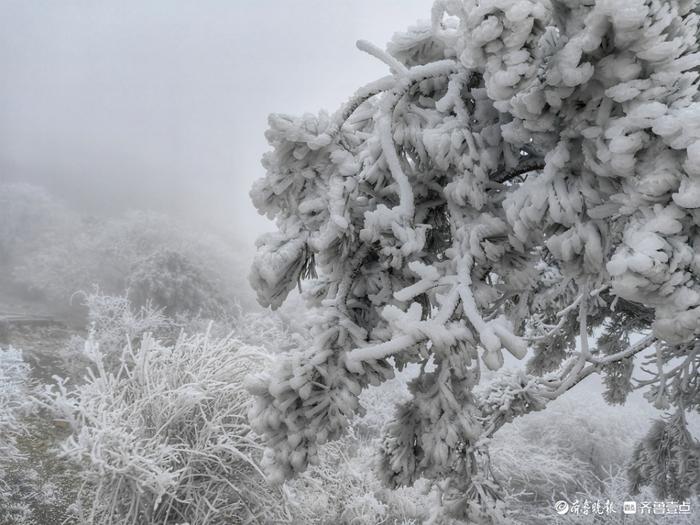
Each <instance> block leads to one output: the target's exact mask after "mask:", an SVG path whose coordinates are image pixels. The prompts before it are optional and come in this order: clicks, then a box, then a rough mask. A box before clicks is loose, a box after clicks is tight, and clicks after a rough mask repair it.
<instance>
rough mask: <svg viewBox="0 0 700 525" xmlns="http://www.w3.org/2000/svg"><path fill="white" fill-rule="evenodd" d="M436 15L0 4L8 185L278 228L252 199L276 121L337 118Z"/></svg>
mask: <svg viewBox="0 0 700 525" xmlns="http://www.w3.org/2000/svg"><path fill="white" fill-rule="evenodd" d="M430 6H431V1H430V0H381V1H372V0H353V1H331V0H326V1H323V0H297V1H287V0H260V1H252V0H251V1H243V0H230V1H223V0H221V1H216V0H205V1H202V0H200V1H194V0H192V1H184V0H167V1H166V0H160V1H157V0H150V1H144V0H138V1H134V0H114V1H111V2H104V1H97V0H84V1H68V0H65V1H56V0H44V1H41V0H16V1H8V0H0V71H1V75H2V76H1V77H0V180H2V179H6V180H7V179H23V180H29V181H40V182H42V183H44V184H47V185H48V186H49V187H50V188H51V189H52V190H53V191H54V192H56V193H59V194H62V196H63V197H67V198H69V199H71V200H73V201H78V202H79V204H80V205H81V206H82V207H84V208H85V209H87V210H89V211H92V212H98V211H111V210H118V209H120V208H122V207H126V206H132V207H151V208H155V209H160V210H166V211H171V212H172V211H176V212H177V213H178V214H180V215H189V214H193V215H195V216H196V215H198V216H200V217H202V218H204V219H205V220H208V221H218V222H222V219H223V222H225V223H226V224H228V225H239V226H240V228H237V229H239V231H240V232H241V233H242V235H243V236H244V237H246V238H248V239H249V238H251V237H252V236H253V235H254V234H257V233H258V232H260V231H262V230H265V229H270V228H271V225H270V224H269V223H267V221H266V220H265V219H263V218H262V217H258V216H257V214H256V213H255V212H254V210H253V208H252V206H251V205H250V203H249V200H248V196H247V194H248V190H249V188H250V185H251V183H252V181H253V180H255V178H257V177H259V176H260V175H261V174H262V168H261V167H260V164H259V159H260V156H261V155H262V153H263V152H264V151H265V149H266V148H267V145H266V143H265V139H264V137H263V133H264V131H265V129H266V117H267V114H268V113H270V112H275V111H279V112H284V113H301V112H304V111H314V112H315V111H317V110H318V109H320V108H327V109H329V110H334V109H336V107H337V106H338V105H339V104H340V103H341V102H342V101H344V100H345V99H346V98H347V97H348V96H350V94H351V93H352V92H353V91H354V90H355V89H356V88H357V87H359V86H360V85H361V84H362V83H364V82H367V81H370V80H373V79H374V78H377V77H379V76H382V75H384V74H386V67H385V66H384V65H383V64H381V63H380V62H378V61H377V60H376V59H374V58H372V57H370V56H368V55H366V54H364V53H361V52H359V51H358V50H357V49H355V47H354V42H355V40H357V39H358V38H364V39H368V40H371V41H374V42H375V43H377V44H380V45H382V46H383V45H384V44H385V43H386V41H387V40H388V39H389V38H390V37H391V35H392V34H393V32H395V31H396V30H399V29H402V28H404V27H407V26H409V25H411V24H413V23H414V22H415V21H416V20H417V19H420V18H427V17H428V16H429V14H430Z"/></svg>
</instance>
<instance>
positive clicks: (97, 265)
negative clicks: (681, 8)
mask: <svg viewBox="0 0 700 525" xmlns="http://www.w3.org/2000/svg"><path fill="white" fill-rule="evenodd" d="M69 233H70V234H69V235H68V234H66V232H63V234H62V235H60V236H57V237H56V239H52V238H51V237H50V236H48V237H46V238H43V239H42V240H41V242H37V243H36V245H35V246H34V249H32V250H29V251H28V252H27V253H26V254H24V257H22V258H21V260H18V261H17V263H16V265H15V267H14V269H13V274H14V276H15V278H16V279H17V280H18V281H19V282H21V283H23V284H25V285H26V286H28V287H31V288H34V289H36V290H39V291H41V292H43V293H45V294H46V296H47V297H49V298H52V299H55V300H60V301H64V302H65V301H67V300H68V299H69V298H70V297H71V295H72V294H73V293H74V292H76V291H78V290H89V289H91V288H92V287H93V286H98V287H99V288H100V289H101V290H103V291H104V293H106V294H110V295H123V294H124V293H125V292H126V290H127V288H128V287H129V284H132V288H134V290H133V292H134V293H136V294H137V295H138V297H137V299H138V300H139V301H140V302H145V301H146V300H147V299H152V300H156V299H159V300H162V301H163V302H164V303H165V304H163V305H162V306H165V307H168V308H171V309H172V308H173V307H174V302H173V300H172V297H171V296H172V295H173V294H174V293H175V290H177V282H178V280H182V281H183V282H182V283H181V284H186V283H187V282H193V281H197V282H200V283H202V284H204V283H206V286H207V289H208V290H209V291H210V292H212V295H211V297H208V298H207V300H206V301H204V304H198V302H197V301H195V302H194V303H192V301H191V299H197V297H194V298H189V299H190V300H189V302H187V304H186V305H183V306H182V307H181V308H184V307H185V306H186V307H188V308H191V309H192V311H191V312H188V314H196V313H197V312H198V310H200V309H206V308H207V306H208V305H211V304H213V303H215V302H219V303H221V304H219V305H218V306H220V307H225V308H229V307H230V306H231V304H230V303H232V302H233V301H234V300H238V301H240V302H241V303H244V304H250V302H249V301H248V295H249V294H248V292H247V288H246V286H245V283H244V280H243V279H242V278H240V275H242V272H240V271H236V269H237V268H240V267H241V264H242V263H241V261H240V260H239V259H240V256H239V255H238V253H237V252H236V246H235V242H234V241H230V242H229V241H224V240H223V239H222V238H220V237H218V236H217V235H215V234H213V233H206V232H196V231H194V230H193V228H191V227H190V226H188V225H186V224H181V223H179V222H178V221H176V220H174V219H171V218H170V217H167V216H165V215H162V214H158V213H154V212H144V211H131V212H127V213H125V214H123V215H121V216H118V217H113V218H91V217H83V218H82V220H80V221H78V226H77V227H76V228H74V229H72V230H70V232H69ZM160 271H163V272H165V273H164V275H162V281H160V280H159V279H158V275H157V274H158V272H160ZM141 285H143V286H146V287H149V288H150V289H151V291H152V292H153V293H154V295H156V297H154V298H148V297H143V294H142V293H138V292H140V290H137V289H136V288H137V287H139V286H141ZM190 291H192V290H191V289H190ZM181 293H182V292H181ZM193 293H195V295H196V292H193ZM183 298H185V299H187V297H180V299H183ZM199 299H202V298H201V297H199ZM216 310H217V312H216V313H218V308H217V309H216Z"/></svg>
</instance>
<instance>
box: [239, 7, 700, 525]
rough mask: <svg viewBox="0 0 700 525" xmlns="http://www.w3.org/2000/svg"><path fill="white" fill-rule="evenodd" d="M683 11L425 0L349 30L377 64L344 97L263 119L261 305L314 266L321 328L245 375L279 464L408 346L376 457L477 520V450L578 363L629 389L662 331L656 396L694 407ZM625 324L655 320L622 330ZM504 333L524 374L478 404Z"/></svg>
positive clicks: (483, 513)
mask: <svg viewBox="0 0 700 525" xmlns="http://www.w3.org/2000/svg"><path fill="white" fill-rule="evenodd" d="M696 12H697V3H696V2H694V1H686V0H684V1H680V0H679V1H676V0H670V1H660V0H599V1H597V2H595V1H593V0H591V1H590V2H579V1H570V0H554V1H549V0H483V1H479V2H475V1H472V0H464V1H459V0H438V1H437V2H436V3H435V5H434V7H433V10H432V23H431V24H424V25H418V26H416V27H413V28H411V29H409V30H408V31H407V32H404V33H401V34H399V35H397V36H395V37H394V39H393V40H392V42H390V43H389V45H388V51H386V52H385V51H382V50H380V49H378V48H376V47H375V46H372V45H371V44H368V43H366V42H361V43H359V44H358V47H360V48H361V49H362V50H364V51H367V52H368V53H370V54H371V55H373V56H374V57H376V58H379V59H380V60H382V61H383V62H385V63H386V64H387V65H388V66H389V68H390V75H388V76H387V77H384V78H382V79H379V80H378V81H376V82H373V83H371V84H369V85H367V86H364V87H362V88H360V89H359V90H358V91H357V92H356V93H355V95H353V96H352V97H351V98H350V100H348V102H347V103H346V104H345V105H344V106H342V107H341V108H340V109H339V110H338V111H337V112H336V113H334V114H333V115H328V114H326V113H324V112H321V113H319V114H318V115H308V114H307V115H304V116H302V117H291V116H287V115H272V116H271V117H270V121H269V124H270V129H269V130H268V132H267V134H266V136H267V139H268V141H269V142H270V145H271V146H272V151H270V152H269V153H267V154H266V155H265V157H264V159H263V165H264V166H265V168H266V170H267V174H266V176H265V177H264V178H263V179H261V180H259V181H258V182H257V183H256V185H255V187H254V189H253V191H252V192H251V196H252V198H253V201H254V203H255V205H256V206H257V208H258V209H259V210H260V212H261V213H265V214H267V215H268V216H269V217H270V218H271V219H275V220H276V223H277V225H278V228H279V232H278V233H276V234H274V235H269V236H267V237H263V238H261V239H260V241H259V244H258V246H259V252H258V257H257V259H256V261H255V266H254V271H253V273H252V275H251V281H252V284H253V286H254V287H255V289H256V290H257V291H258V296H259V299H260V301H261V303H262V304H264V305H266V306H268V305H269V306H272V307H273V308H275V307H278V306H279V305H280V304H281V303H282V302H283V301H284V299H285V297H286V296H287V294H288V293H289V292H290V291H291V290H292V289H293V288H294V287H295V286H296V285H297V283H300V282H301V281H302V280H306V279H308V278H310V277H314V279H312V280H310V281H309V282H308V283H307V284H305V285H304V287H305V288H306V291H305V294H306V297H307V299H308V301H309V304H310V305H312V306H314V307H315V308H316V309H317V315H316V326H315V340H314V343H313V346H312V347H311V348H309V349H308V350H307V351H305V352H303V353H300V354H296V355H290V356H286V357H285V358H284V359H281V360H280V361H279V362H278V363H277V365H276V367H275V368H274V369H272V370H269V372H268V373H267V374H266V375H264V376H259V377H257V378H253V379H252V380H251V381H250V383H249V388H250V390H251V391H252V392H253V393H254V394H256V396H257V401H256V404H255V406H254V408H253V409H252V411H251V414H250V415H251V419H252V421H253V423H254V426H255V429H256V430H257V431H258V432H259V433H261V434H263V435H264V436H265V438H266V439H267V442H268V445H269V448H268V450H267V453H266V466H267V468H268V471H269V472H270V474H271V477H272V478H273V479H277V480H283V479H285V478H288V477H290V476H293V475H294V473H296V472H300V471H302V470H304V469H305V468H306V466H307V464H308V463H309V462H314V461H315V460H316V459H317V447H318V446H319V445H320V444H322V443H324V442H325V441H327V440H332V439H336V438H338V437H339V436H340V435H341V434H342V432H343V431H344V429H345V427H346V426H347V424H348V421H349V419H350V418H352V417H353V416H354V414H355V413H356V412H357V411H358V409H359V408H360V407H359V403H358V394H359V393H360V391H361V390H362V389H363V388H365V387H366V386H367V385H374V384H378V383H380V382H382V381H384V380H386V379H387V378H389V377H392V374H393V370H394V368H402V367H403V366H405V365H406V364H407V363H421V364H422V366H421V369H420V370H421V372H420V374H419V376H418V377H417V378H416V379H415V380H414V381H413V382H412V384H411V390H412V392H413V396H414V397H413V399H412V400H411V401H410V402H408V403H407V404H405V405H403V406H401V407H399V410H398V412H397V416H396V420H395V422H394V423H392V424H391V425H390V426H389V428H388V431H387V435H386V436H385V438H384V441H383V445H382V450H381V453H382V461H381V465H380V469H381V474H382V477H383V479H385V481H387V483H389V484H390V485H400V484H406V483H412V482H413V481H414V480H415V479H417V478H419V477H421V476H424V477H429V478H432V479H435V480H443V482H442V485H441V487H442V492H441V493H442V494H443V503H445V506H446V508H447V509H448V510H450V511H451V513H452V514H453V515H457V516H461V517H470V518H472V519H476V520H477V521H478V519H493V520H496V519H498V516H499V515H500V513H501V510H502V509H501V508H500V503H499V502H498V497H497V487H495V485H494V483H493V482H492V481H491V480H489V479H488V477H487V476H486V473H485V472H483V471H480V470H479V469H478V466H479V462H480V458H481V457H482V455H483V454H484V451H485V438H487V437H488V436H489V435H491V434H492V433H493V432H494V431H496V430H497V428H498V427H499V426H500V425H502V424H503V423H504V422H506V421H509V420H511V419H512V418H513V417H515V416H517V415H520V414H521V413H524V412H527V411H529V410H534V409H540V408H542V407H543V406H544V403H545V402H546V400H549V399H553V398H554V397H556V396H558V395H560V394H561V393H563V392H565V391H566V390H568V389H570V388H572V387H573V386H574V385H576V384H577V383H578V382H579V381H581V379H583V378H584V377H586V376H588V375H590V374H591V373H598V372H602V373H604V374H605V382H606V385H607V387H608V393H607V394H606V396H607V398H608V400H610V401H613V402H623V401H624V399H625V397H626V395H627V393H628V392H629V391H630V390H631V389H632V388H633V385H632V384H631V372H632V367H631V362H632V360H633V359H634V356H635V354H637V353H639V352H642V351H644V350H645V349H647V348H648V347H650V346H651V345H654V344H657V349H659V348H661V349H662V354H663V355H662V356H661V357H660V358H659V359H658V363H659V364H658V366H659V370H658V371H657V372H655V373H654V374H655V375H654V374H652V375H653V377H652V379H650V380H649V381H647V382H646V383H647V384H649V385H652V388H654V389H656V390H655V392H656V393H655V394H654V395H655V396H656V400H657V402H658V403H664V402H665V403H666V404H667V405H674V406H675V407H676V408H678V409H679V410H683V409H690V408H697V407H698V402H699V400H698V384H697V379H696V380H695V382H694V383H693V382H690V383H688V382H687V381H686V382H685V383H683V381H682V380H681V379H679V378H680V377H681V375H682V374H686V376H685V377H687V374H689V373H690V374H693V373H694V374H695V377H697V369H698V359H699V357H698V336H699V335H700V277H699V275H700V255H698V253H700V233H699V228H700V124H699V123H700V95H699V94H698V87H697V85H698V66H699V65H700V52H699V51H698V39H697V36H698V15H697V14H696ZM316 273H317V274H318V275H317V276H316ZM598 327H602V328H603V336H602V337H601V338H600V341H599V342H600V344H593V345H591V347H590V348H589V344H588V335H589V334H590V333H592V330H593V329H595V328H598ZM633 332H642V333H643V334H646V337H644V338H643V339H642V340H641V341H640V342H638V343H636V344H633V345H630V343H629V335H630V333H633ZM577 340H579V347H578V350H577V345H576V342H577ZM504 351H505V352H509V353H510V354H512V355H513V356H515V357H516V358H518V359H522V358H524V357H525V355H526V354H527V353H528V352H529V353H531V354H532V356H531V359H530V361H529V366H528V368H529V372H530V374H532V375H530V376H527V377H526V376H523V375H522V374H520V375H517V374H516V375H513V376H509V377H510V380H506V379H504V380H503V381H502V382H500V383H496V384H495V385H494V387H493V388H494V389H496V388H501V390H500V391H499V392H500V394H499V392H497V391H495V390H494V391H491V392H490V393H489V395H488V396H487V399H488V403H486V404H484V402H483V400H480V399H479V398H478V397H477V396H475V395H474V394H473V393H472V389H473V387H474V386H475V385H476V384H477V383H478V382H479V380H480V366H481V365H482V364H484V365H486V366H487V367H488V368H490V369H497V368H499V367H500V366H501V365H502V364H503V362H504ZM674 358H680V359H682V362H681V364H679V365H678V367H677V369H675V370H671V369H670V367H667V366H665V365H666V363H667V362H668V361H669V360H670V359H674ZM427 364H429V366H426V365H427ZM545 372H551V373H550V374H549V375H546V376H543V377H540V376H541V374H543V373H545ZM674 381H675V382H674ZM499 385H500V386H499ZM672 385H673V386H672ZM689 389H690V390H691V391H688V390H689ZM692 389H694V390H692ZM659 390H660V391H659ZM504 392H508V395H505V394H504ZM499 396H500V397H499ZM519 396H520V397H519ZM498 399H502V400H503V404H502V406H501V407H500V408H497V407H496V406H495V403H496V400H498ZM543 400H544V401H543ZM515 407H517V410H515Z"/></svg>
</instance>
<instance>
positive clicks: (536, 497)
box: [490, 395, 650, 504]
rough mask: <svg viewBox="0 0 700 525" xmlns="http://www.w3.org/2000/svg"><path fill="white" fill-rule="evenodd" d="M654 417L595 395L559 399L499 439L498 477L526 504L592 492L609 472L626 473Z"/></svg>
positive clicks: (495, 443) (494, 445)
mask: <svg viewBox="0 0 700 525" xmlns="http://www.w3.org/2000/svg"><path fill="white" fill-rule="evenodd" d="M649 415H650V414H649V413H646V417H645V411H642V410H639V409H636V408H629V409H626V410H621V409H614V408H611V407H610V406H608V405H606V404H605V402H604V401H603V400H602V399H600V397H597V396H594V395H588V396H584V397H573V398H566V397H565V398H561V399H558V400H557V401H555V402H553V403H552V404H551V406H549V407H548V408H547V410H546V411H543V412H534V413H531V414H528V415H526V416H524V417H522V418H519V419H516V420H514V421H513V422H512V423H510V424H507V425H505V426H504V427H503V428H502V429H501V430H500V431H499V432H498V433H497V434H496V435H495V436H494V438H493V440H492V442H491V447H490V451H491V458H492V466H493V469H494V472H495V473H496V477H497V479H499V480H500V481H501V482H502V483H503V484H504V486H505V488H506V489H507V492H508V493H510V494H513V495H516V496H517V497H518V498H519V500H521V501H526V502H528V501H530V502H533V501H534V502H537V503H539V504H546V503H547V502H551V501H553V500H552V498H554V497H555V496H557V495H562V494H564V493H573V492H576V491H578V490H590V489H592V488H595V487H596V486H597V484H598V480H599V479H602V478H604V477H605V475H606V472H608V471H609V470H610V469H622V468H624V467H625V465H626V463H627V461H629V459H630V457H631V450H632V448H633V446H634V443H635V441H636V440H637V439H639V437H640V436H642V435H643V433H644V429H645V427H646V425H647V424H648V423H647V419H648V417H649ZM553 421H556V424H552V422H553Z"/></svg>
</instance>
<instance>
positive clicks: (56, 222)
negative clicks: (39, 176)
mask: <svg viewBox="0 0 700 525" xmlns="http://www.w3.org/2000/svg"><path fill="white" fill-rule="evenodd" d="M78 225H79V220H78V217H77V216H76V215H75V214H72V213H71V212H70V211H69V210H68V209H67V208H66V207H65V206H64V205H63V204H62V203H60V202H59V201H58V200H56V199H55V198H53V197H52V196H51V195H50V194H49V193H48V192H47V191H46V190H44V189H43V188H41V187H39V186H34V185H32V184H26V183H0V263H3V264H7V265H8V268H9V267H12V265H13V264H15V263H17V262H19V261H21V260H22V259H23V257H24V256H25V255H26V254H27V253H29V252H33V251H34V250H37V249H40V247H41V246H42V245H43V244H45V243H55V242H60V241H63V240H65V239H66V238H68V237H69V232H73V231H75V230H76V229H77V227H78Z"/></svg>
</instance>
